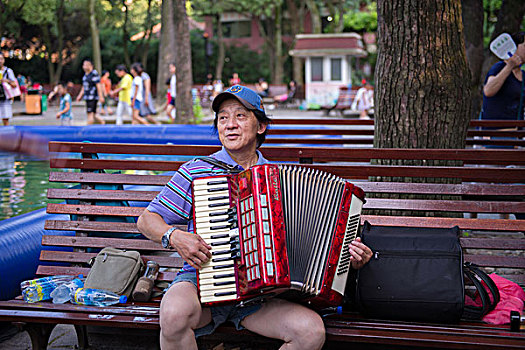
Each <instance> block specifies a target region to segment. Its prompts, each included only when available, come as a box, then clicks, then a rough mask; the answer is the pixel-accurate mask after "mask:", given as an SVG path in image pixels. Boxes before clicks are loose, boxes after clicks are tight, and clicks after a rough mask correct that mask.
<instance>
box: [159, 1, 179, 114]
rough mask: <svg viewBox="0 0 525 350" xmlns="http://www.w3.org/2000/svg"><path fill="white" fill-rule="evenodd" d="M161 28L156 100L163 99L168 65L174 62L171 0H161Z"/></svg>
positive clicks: (173, 25) (173, 28)
mask: <svg viewBox="0 0 525 350" xmlns="http://www.w3.org/2000/svg"><path fill="white" fill-rule="evenodd" d="M160 21H161V29H160V41H159V60H158V69H157V102H158V103H159V104H160V103H162V102H164V100H165V98H166V97H165V96H166V94H165V92H166V81H167V80H168V79H169V78H170V72H169V69H168V65H169V64H170V63H172V62H173V63H175V56H176V52H177V51H176V47H175V36H176V33H175V23H174V22H173V2H172V0H163V1H162V8H161V20H160Z"/></svg>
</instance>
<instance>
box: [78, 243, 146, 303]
mask: <svg viewBox="0 0 525 350" xmlns="http://www.w3.org/2000/svg"><path fill="white" fill-rule="evenodd" d="M89 263H90V265H91V270H90V271H89V273H88V275H87V278H86V282H85V283H84V287H85V288H95V289H103V290H107V291H110V292H113V293H117V294H118V295H125V296H127V297H129V296H130V294H131V292H132V291H133V288H134V287H135V284H136V283H137V279H138V278H139V276H140V274H141V271H142V268H143V267H144V262H143V261H142V259H141V257H140V253H139V252H137V251H134V250H120V249H116V248H112V247H106V248H104V249H102V250H101V251H100V252H99V253H98V254H97V256H96V257H94V258H91V260H90V262H89Z"/></svg>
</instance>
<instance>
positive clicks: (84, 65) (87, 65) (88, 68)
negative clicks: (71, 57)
mask: <svg viewBox="0 0 525 350" xmlns="http://www.w3.org/2000/svg"><path fill="white" fill-rule="evenodd" d="M82 69H83V70H84V72H86V73H89V72H91V71H92V70H93V65H92V64H91V62H89V61H84V62H83V63H82Z"/></svg>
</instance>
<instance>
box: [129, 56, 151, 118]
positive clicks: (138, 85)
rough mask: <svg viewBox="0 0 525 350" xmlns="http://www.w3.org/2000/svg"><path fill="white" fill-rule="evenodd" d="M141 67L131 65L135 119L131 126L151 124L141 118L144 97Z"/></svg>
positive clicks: (132, 101) (132, 100)
mask: <svg viewBox="0 0 525 350" xmlns="http://www.w3.org/2000/svg"><path fill="white" fill-rule="evenodd" d="M139 72H140V66H139V65H138V64H137V63H133V64H132V65H131V75H133V82H132V84H131V105H132V106H133V118H132V119H131V124H149V123H148V121H147V120H146V119H144V118H142V117H141V116H140V114H139V113H140V105H141V104H142V99H143V96H144V86H143V84H142V78H141V77H140V73H139Z"/></svg>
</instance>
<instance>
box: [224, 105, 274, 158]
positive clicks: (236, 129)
mask: <svg viewBox="0 0 525 350" xmlns="http://www.w3.org/2000/svg"><path fill="white" fill-rule="evenodd" d="M217 130H218V132H219V140H220V141H221V143H222V145H223V146H224V148H226V150H228V151H232V152H239V151H255V149H256V146H257V135H258V134H262V133H263V132H264V131H265V130H266V125H265V124H261V123H259V121H258V120H257V117H255V114H254V113H253V112H252V111H249V110H248V109H246V107H244V106H243V105H242V104H241V103H240V102H239V101H238V100H237V99H235V98H231V99H227V100H225V101H224V102H222V103H221V105H220V106H219V112H218V113H217Z"/></svg>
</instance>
